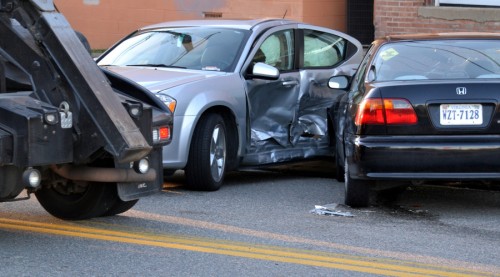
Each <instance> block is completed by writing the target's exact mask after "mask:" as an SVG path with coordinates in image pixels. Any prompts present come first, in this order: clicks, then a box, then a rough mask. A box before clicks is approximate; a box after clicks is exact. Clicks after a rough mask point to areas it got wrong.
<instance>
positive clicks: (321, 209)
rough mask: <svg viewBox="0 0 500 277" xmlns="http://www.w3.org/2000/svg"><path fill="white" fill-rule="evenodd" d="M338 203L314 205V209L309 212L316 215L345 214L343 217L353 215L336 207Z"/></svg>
mask: <svg viewBox="0 0 500 277" xmlns="http://www.w3.org/2000/svg"><path fill="white" fill-rule="evenodd" d="M338 206H339V204H336V203H334V204H327V205H314V209H313V210H311V213H313V214H318V215H335V216H345V217H353V216H354V215H353V214H351V213H350V212H344V211H341V210H339V209H337V208H338Z"/></svg>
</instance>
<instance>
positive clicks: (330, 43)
mask: <svg viewBox="0 0 500 277" xmlns="http://www.w3.org/2000/svg"><path fill="white" fill-rule="evenodd" d="M346 44H347V42H346V40H345V39H343V38H341V37H339V36H336V35H333V34H329V33H325V32H320V31H315V30H304V67H307V68H311V67H331V66H334V65H336V64H338V63H339V62H341V61H343V60H344V59H345V53H346Z"/></svg>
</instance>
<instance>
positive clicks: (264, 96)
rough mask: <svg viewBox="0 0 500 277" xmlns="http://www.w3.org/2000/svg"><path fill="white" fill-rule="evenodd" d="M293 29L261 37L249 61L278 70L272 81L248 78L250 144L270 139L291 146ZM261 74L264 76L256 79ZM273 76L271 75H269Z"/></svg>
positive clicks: (295, 89)
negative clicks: (260, 41)
mask: <svg viewBox="0 0 500 277" xmlns="http://www.w3.org/2000/svg"><path fill="white" fill-rule="evenodd" d="M294 47H295V39H294V31H293V29H285V30H278V31H276V30H273V32H272V33H271V34H269V35H267V36H265V37H264V38H263V39H262V43H261V44H260V45H259V47H258V48H257V51H256V52H255V55H254V56H253V59H252V64H257V63H259V62H260V63H265V64H266V65H270V66H272V67H274V68H276V69H277V70H279V75H278V76H276V77H277V78H276V79H275V80H266V79H268V78H265V77H266V75H265V74H261V75H260V74H258V70H254V71H253V72H252V73H256V74H255V75H256V76H254V77H255V78H251V79H248V80H247V87H248V103H249V122H250V129H251V132H250V135H251V145H252V146H253V147H258V144H259V143H260V142H265V141H268V140H272V141H273V142H274V143H277V144H278V145H281V146H282V147H288V146H289V145H290V130H291V127H292V124H293V122H294V121H295V116H296V111H295V109H296V108H297V100H298V95H299V91H300V83H299V82H300V80H299V72H298V71H297V70H295V66H294V62H295V51H294ZM259 77H264V78H259ZM269 78H272V76H269Z"/></svg>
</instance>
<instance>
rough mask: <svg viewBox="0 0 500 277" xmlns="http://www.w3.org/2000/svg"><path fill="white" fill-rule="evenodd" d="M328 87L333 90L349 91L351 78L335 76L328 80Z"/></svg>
mask: <svg viewBox="0 0 500 277" xmlns="http://www.w3.org/2000/svg"><path fill="white" fill-rule="evenodd" d="M328 87H329V88H333V89H347V88H348V87H349V78H347V77H346V76H333V77H332V78H330V80H328Z"/></svg>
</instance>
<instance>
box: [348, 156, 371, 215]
mask: <svg viewBox="0 0 500 277" xmlns="http://www.w3.org/2000/svg"><path fill="white" fill-rule="evenodd" d="M344 169H345V177H344V178H345V201H344V203H345V204H346V205H347V206H351V207H367V206H368V205H369V204H370V187H369V181H365V180H356V179H352V178H351V177H350V172H349V165H348V163H347V159H345V162H344Z"/></svg>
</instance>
